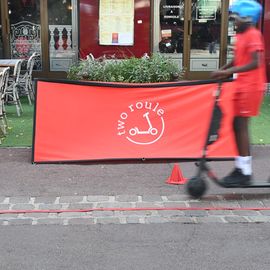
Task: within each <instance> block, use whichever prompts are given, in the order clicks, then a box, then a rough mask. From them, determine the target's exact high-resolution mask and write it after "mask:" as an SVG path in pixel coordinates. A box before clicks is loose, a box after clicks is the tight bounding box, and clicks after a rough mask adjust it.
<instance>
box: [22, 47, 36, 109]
mask: <svg viewBox="0 0 270 270" xmlns="http://www.w3.org/2000/svg"><path fill="white" fill-rule="evenodd" d="M39 56H40V55H39V54H38V53H36V52H34V53H33V54H32V55H31V56H30V58H29V59H28V61H27V66H26V72H25V73H24V74H22V75H20V78H19V88H20V94H24V95H26V96H27V98H28V102H29V105H31V104H32V101H34V99H35V94H34V89H33V83H32V80H33V79H32V73H33V69H34V65H35V61H36V59H37V58H38V57H39Z"/></svg>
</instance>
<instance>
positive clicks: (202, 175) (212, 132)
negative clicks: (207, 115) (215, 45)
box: [186, 82, 270, 198]
mask: <svg viewBox="0 0 270 270" xmlns="http://www.w3.org/2000/svg"><path fill="white" fill-rule="evenodd" d="M221 90H222V83H221V82H219V83H218V88H217V89H216V91H215V93H214V96H215V102H214V108H213V111H212V116H211V121H210V127H209V131H208V135H207V139H206V142H205V145H204V147H203V150H202V157H201V158H200V160H199V161H198V162H196V163H195V164H196V166H197V167H198V170H197V174H196V175H195V176H194V177H192V178H190V179H188V180H187V183H186V190H187V192H188V194H189V195H191V196H192V197H194V198H200V197H202V196H203V195H204V194H205V192H206V190H207V184H206V176H207V177H208V178H210V179H211V180H213V182H214V183H216V184H217V185H218V186H221V187H224V188H270V178H269V179H268V181H265V182H259V183H251V184H249V185H232V186H227V185H226V186H225V185H224V184H223V183H222V182H221V181H220V180H219V179H218V177H217V176H216V175H215V174H214V172H213V171H212V170H211V169H210V167H209V165H208V164H207V148H208V146H209V145H211V144H212V143H214V142H215V141H217V139H218V136H219V134H218V132H219V129H220V123H221V119H222V111H221V109H220V107H219V97H220V95H221Z"/></svg>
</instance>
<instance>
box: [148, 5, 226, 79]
mask: <svg viewBox="0 0 270 270" xmlns="http://www.w3.org/2000/svg"><path fill="white" fill-rule="evenodd" d="M228 1H229V0H158V1H157V2H158V3H157V4H155V6H154V33H153V41H154V46H153V51H154V52H160V53H162V54H164V55H166V56H168V57H170V58H171V59H172V60H173V61H176V62H177V63H178V64H179V66H180V67H183V69H184V70H185V72H186V78H187V79H208V78H209V74H210V72H211V71H214V70H216V69H218V68H219V66H221V65H223V64H224V62H225V61H226V43H227V39H226V36H227V30H228V22H227V19H228V16H227V15H226V14H227V13H226V12H225V11H226V8H228V3H227V2H228Z"/></svg>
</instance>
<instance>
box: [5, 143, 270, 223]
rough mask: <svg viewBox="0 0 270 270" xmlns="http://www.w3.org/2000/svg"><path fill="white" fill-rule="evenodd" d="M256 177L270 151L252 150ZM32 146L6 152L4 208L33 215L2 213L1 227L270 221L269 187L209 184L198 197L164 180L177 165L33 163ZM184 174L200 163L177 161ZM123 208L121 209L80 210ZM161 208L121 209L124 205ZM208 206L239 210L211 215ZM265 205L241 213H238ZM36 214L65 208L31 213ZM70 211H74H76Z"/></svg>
mask: <svg viewBox="0 0 270 270" xmlns="http://www.w3.org/2000/svg"><path fill="white" fill-rule="evenodd" d="M252 152H253V157H254V163H253V164H254V166H253V167H254V179H255V181H258V180H260V179H261V180H262V179H265V180H266V179H267V178H268V177H269V175H270V169H269V168H270V159H269V156H270V147H269V146H253V149H252ZM30 161H31V149H29V148H0V172H1V181H0V211H14V210H23V211H24V210H25V211H26V212H27V211H28V212H29V213H10V212H9V213H8V214H3V213H2V214H1V215H0V224H2V225H13V224H15V225H16V224H31V225H38V224H62V225H72V224H76V223H78V224H107V223H114V224H129V223H143V224H145V223H146V224H148V223H164V222H181V223H200V222H218V223H230V222H233V223H234V222H245V223H246V222H270V218H269V217H270V211H269V209H267V210H266V209H265V210H264V209H263V208H268V207H269V206H270V192H269V191H270V190H268V189H223V188H220V187H217V186H216V185H215V184H213V183H211V182H210V181H209V182H208V185H209V187H208V191H207V193H206V195H205V196H204V197H203V198H202V199H201V200H192V199H191V198H190V197H189V196H188V195H187V194H186V192H185V188H184V187H183V186H179V185H168V184H166V183H165V181H166V179H167V178H168V177H169V176H170V174H171V171H172V168H173V165H174V163H147V162H141V163H133V164H131V163H124V162H123V163H122V164H119V163H117V164H116V163H114V164H112V163H110V164H109V163H100V164H98V163H88V164H50V165H48V164H42V165H33V164H31V162H30ZM177 164H178V165H179V166H180V168H181V170H182V173H183V175H184V176H185V177H187V178H189V177H192V176H193V175H194V174H195V171H196V167H195V166H194V163H193V162H178V163H177ZM210 165H211V167H212V168H214V170H215V172H216V173H217V175H218V176H220V177H222V176H224V175H225V174H227V173H228V172H229V171H230V170H231V169H232V168H233V162H232V161H226V162H211V163H210ZM194 206H196V207H199V208H200V209H198V210H197V211H189V210H187V209H184V210H170V211H164V210H158V209H159V208H164V207H184V208H187V207H194ZM107 207H109V208H111V207H113V208H120V209H118V210H117V211H109V210H108V211H86V212H79V211H77V210H79V209H91V208H107ZM138 207H139V208H145V207H147V208H157V210H144V211H143V209H141V210H140V211H121V208H138ZM205 207H206V208H207V207H210V208H211V207H218V208H220V207H224V208H226V207H227V208H228V207H233V208H235V209H231V210H228V209H225V210H222V209H219V210H217V211H213V210H205V209H204V208H205ZM241 207H242V208H243V207H247V208H254V207H255V208H258V209H257V210H256V211H255V210H248V211H247V210H246V211H244V210H237V209H238V208H241ZM32 210H35V211H36V210H37V211H38V210H64V211H62V212H61V211H59V213H57V212H55V213H49V211H48V212H46V213H40V212H38V213H30V212H31V211H32ZM65 210H72V211H71V212H69V211H66V212H65Z"/></svg>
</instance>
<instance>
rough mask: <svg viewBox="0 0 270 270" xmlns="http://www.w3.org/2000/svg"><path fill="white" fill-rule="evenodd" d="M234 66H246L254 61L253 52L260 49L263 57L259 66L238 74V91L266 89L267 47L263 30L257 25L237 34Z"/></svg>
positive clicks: (236, 82)
mask: <svg viewBox="0 0 270 270" xmlns="http://www.w3.org/2000/svg"><path fill="white" fill-rule="evenodd" d="M234 48H235V49H234V66H237V67H239V66H244V65H247V64H248V63H250V62H251V61H252V53H253V52H255V51H260V52H262V53H261V59H260V65H259V67H258V68H256V69H253V70H250V71H246V72H241V73H238V74H237V78H236V80H235V84H236V91H239V92H246V91H264V90H265V84H266V69H265V57H264V52H265V47H264V41H263V37H262V34H261V32H260V31H259V30H258V29H256V28H255V27H250V28H248V29H247V30H246V31H245V32H243V33H239V34H237V35H236V43H235V47H234Z"/></svg>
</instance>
